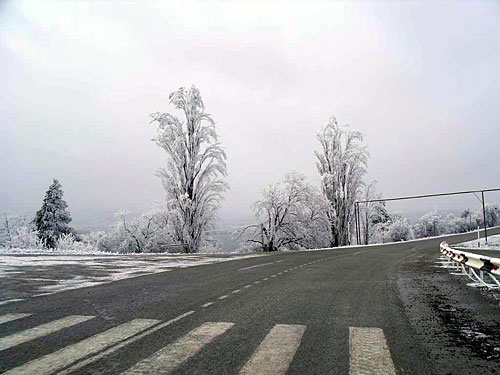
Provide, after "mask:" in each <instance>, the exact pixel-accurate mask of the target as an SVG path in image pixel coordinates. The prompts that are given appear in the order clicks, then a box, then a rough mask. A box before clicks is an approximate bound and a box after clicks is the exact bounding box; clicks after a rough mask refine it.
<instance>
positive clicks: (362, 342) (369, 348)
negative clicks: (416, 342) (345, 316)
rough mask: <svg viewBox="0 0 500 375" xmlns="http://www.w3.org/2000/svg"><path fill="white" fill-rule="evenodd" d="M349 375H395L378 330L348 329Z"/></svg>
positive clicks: (383, 337)
mask: <svg viewBox="0 0 500 375" xmlns="http://www.w3.org/2000/svg"><path fill="white" fill-rule="evenodd" d="M349 352H350V357H351V362H350V372H349V374H350V375H364V374H384V375H396V370H395V369H394V364H393V363H392V359H391V353H390V351H389V347H388V346H387V342H386V340H385V336H384V331H383V330H381V329H380V328H364V327H349Z"/></svg>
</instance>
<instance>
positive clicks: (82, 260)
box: [0, 250, 259, 301]
mask: <svg viewBox="0 0 500 375" xmlns="http://www.w3.org/2000/svg"><path fill="white" fill-rule="evenodd" d="M255 256H259V255H257V254H252V255H233V256H217V255H204V254H195V255H187V254H165V253H162V254H152V253H151V254H112V253H99V254H88V253H84V254H74V253H71V255H68V253H65V254H64V255H61V254H58V253H55V252H51V253H49V254H47V252H46V251H45V252H43V253H40V251H39V250H38V253H34V252H26V251H24V252H17V253H11V254H0V283H1V284H2V290H0V301H1V300H8V299H11V298H18V297H30V296H31V297H33V296H36V295H40V294H51V293H56V292H61V291H64V290H69V289H77V288H83V287H86V286H94V285H99V284H104V283H109V282H112V281H116V280H121V279H127V278H131V277H137V276H143V275H150V274H154V273H159V272H166V271H170V270H172V269H173V268H186V267H193V266H199V265H203V264H210V263H218V262H227V261H231V260H236V259H244V258H250V257H255Z"/></svg>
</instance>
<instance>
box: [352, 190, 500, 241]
mask: <svg viewBox="0 0 500 375" xmlns="http://www.w3.org/2000/svg"><path fill="white" fill-rule="evenodd" d="M493 191H500V188H496V189H481V190H465V191H453V192H450V193H437V194H421V195H409V196H406V197H395V198H378V199H368V200H360V201H356V202H354V226H355V229H356V242H357V244H358V245H361V220H360V215H361V213H360V207H359V205H360V204H367V203H372V202H391V201H401V200H407V199H421V198H432V197H444V196H449V195H463V194H474V195H475V197H476V198H477V199H478V200H479V201H480V202H481V205H482V212H483V226H484V238H485V240H486V242H488V228H487V223H486V209H485V204H484V193H488V192H493ZM476 193H481V198H479V197H478V196H477V195H476Z"/></svg>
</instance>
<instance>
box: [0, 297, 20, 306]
mask: <svg viewBox="0 0 500 375" xmlns="http://www.w3.org/2000/svg"><path fill="white" fill-rule="evenodd" d="M20 301H24V299H22V298H16V299H9V300H7V301H1V302H0V305H7V304H8V303H12V302H20Z"/></svg>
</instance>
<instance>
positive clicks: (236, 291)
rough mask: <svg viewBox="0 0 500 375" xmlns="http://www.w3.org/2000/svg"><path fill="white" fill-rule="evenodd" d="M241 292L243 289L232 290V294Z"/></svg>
mask: <svg viewBox="0 0 500 375" xmlns="http://www.w3.org/2000/svg"><path fill="white" fill-rule="evenodd" d="M239 292H241V289H236V290H233V291H232V294H236V293H239Z"/></svg>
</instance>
